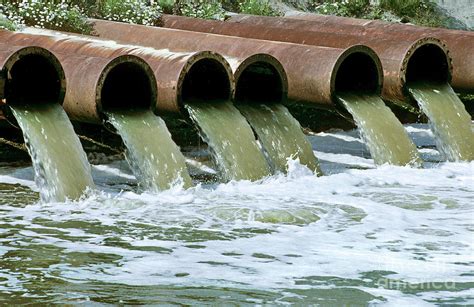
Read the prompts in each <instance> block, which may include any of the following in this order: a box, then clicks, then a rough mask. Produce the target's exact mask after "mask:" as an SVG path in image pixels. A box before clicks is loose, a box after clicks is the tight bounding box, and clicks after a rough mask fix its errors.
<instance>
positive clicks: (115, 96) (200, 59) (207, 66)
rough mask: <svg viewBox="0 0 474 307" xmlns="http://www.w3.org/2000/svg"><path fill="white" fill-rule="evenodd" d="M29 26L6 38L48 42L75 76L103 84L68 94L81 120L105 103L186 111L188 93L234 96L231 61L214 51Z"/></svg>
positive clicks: (97, 115) (0, 36) (96, 116)
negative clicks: (135, 43)
mask: <svg viewBox="0 0 474 307" xmlns="http://www.w3.org/2000/svg"><path fill="white" fill-rule="evenodd" d="M27 31H29V33H13V32H7V31H1V32H0V40H2V41H8V42H12V43H16V44H18V43H22V44H35V45H41V46H44V47H46V48H48V49H50V50H51V51H52V52H53V53H57V54H58V57H59V58H60V60H61V62H65V63H66V65H65V66H66V67H65V70H66V72H68V71H70V72H71V77H70V78H77V80H74V81H75V84H76V83H77V84H78V86H77V87H78V88H79V87H81V86H87V87H91V86H92V85H96V86H97V88H96V90H95V91H87V92H84V89H81V90H78V91H77V92H74V93H72V92H71V94H70V95H66V100H65V104H64V107H65V109H66V111H67V112H68V114H70V116H71V117H72V118H73V119H76V120H81V121H86V122H92V123H99V122H101V120H102V110H103V108H109V107H127V108H130V107H151V108H152V109H153V110H156V111H158V112H180V111H181V110H182V103H183V101H185V100H187V99H190V100H192V99H200V98H202V99H205V98H208V99H230V97H231V95H232V92H233V85H234V83H233V77H232V72H231V69H230V66H229V64H228V63H227V62H226V61H225V59H223V58H222V56H220V55H219V54H216V53H214V52H209V51H203V52H187V53H179V52H178V53H176V52H170V51H169V50H155V49H152V48H142V47H138V46H126V45H119V44H116V43H115V42H111V41H104V40H100V39H94V38H91V37H86V36H77V35H67V34H63V33H58V32H53V31H46V30H35V29H28V30H27ZM71 55H72V57H71ZM74 57H79V58H82V59H83V61H84V63H83V64H80V61H81V60H78V61H76V60H74ZM85 59H87V60H85ZM145 61H146V62H145ZM68 63H70V64H68ZM147 63H148V64H149V65H148V64H147ZM76 76H77V77H76ZM110 80H112V81H110ZM109 89H110V90H109ZM114 89H115V90H114ZM81 93H82V95H84V96H85V97H81ZM77 101H82V103H77Z"/></svg>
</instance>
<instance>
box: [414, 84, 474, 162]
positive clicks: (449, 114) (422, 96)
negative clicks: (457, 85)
mask: <svg viewBox="0 0 474 307" xmlns="http://www.w3.org/2000/svg"><path fill="white" fill-rule="evenodd" d="M409 90H410V93H411V94H412V95H413V97H414V98H415V100H416V101H417V102H418V105H419V106H420V108H421V110H422V111H423V113H424V114H426V116H427V117H428V119H429V122H430V125H431V129H432V131H433V133H434V134H435V135H436V139H437V147H438V149H439V150H440V151H441V152H442V153H443V154H444V155H445V156H446V158H447V159H448V160H449V161H472V160H474V133H473V132H472V129H471V116H470V115H469V113H467V111H466V108H465V107H464V104H463V103H462V101H461V100H460V99H459V97H458V96H457V95H456V93H455V92H454V91H453V89H452V88H451V86H450V85H449V84H447V83H445V84H434V83H416V84H411V85H410V87H409Z"/></svg>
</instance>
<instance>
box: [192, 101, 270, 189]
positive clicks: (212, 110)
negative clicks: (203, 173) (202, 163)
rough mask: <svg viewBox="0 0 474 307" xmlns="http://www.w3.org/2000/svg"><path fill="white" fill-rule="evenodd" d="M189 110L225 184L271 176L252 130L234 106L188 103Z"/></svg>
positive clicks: (214, 103) (221, 103) (215, 103)
mask: <svg viewBox="0 0 474 307" xmlns="http://www.w3.org/2000/svg"><path fill="white" fill-rule="evenodd" d="M186 109H187V110H188V112H189V115H190V116H191V119H192V120H193V121H194V122H195V123H196V124H197V125H198V126H199V128H200V130H201V134H202V138H203V139H204V140H205V141H206V142H207V144H208V145H209V147H210V149H211V152H212V155H213V157H214V159H215V161H216V164H217V167H219V168H220V170H221V173H222V177H223V179H224V180H258V179H261V178H263V177H265V176H268V175H270V168H269V166H268V163H267V161H266V159H265V156H264V155H263V153H262V151H261V150H260V148H259V146H258V143H257V141H256V140H255V136H254V134H253V131H252V128H251V127H250V125H249V124H248V122H247V121H246V120H245V118H244V117H243V116H242V114H241V113H240V112H239V110H237V108H236V107H234V105H233V104H232V103H231V102H229V101H227V102H195V103H188V104H186Z"/></svg>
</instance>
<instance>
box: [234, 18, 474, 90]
mask: <svg viewBox="0 0 474 307" xmlns="http://www.w3.org/2000/svg"><path fill="white" fill-rule="evenodd" d="M290 18H292V19H290ZM228 22H229V23H238V24H240V25H242V24H245V25H253V26H259V27H269V28H273V29H279V30H282V31H283V32H285V33H288V32H289V31H299V32H301V33H308V32H310V33H312V34H307V36H312V35H315V36H320V35H322V34H321V33H326V34H328V33H329V34H332V33H336V34H340V35H346V36H353V37H354V38H356V40H355V41H356V42H357V43H362V44H367V45H369V46H371V43H372V42H374V41H377V40H387V39H388V40H396V41H403V40H408V41H415V40H417V39H422V38H426V37H436V38H438V39H441V40H442V41H443V42H444V43H445V44H446V45H447V47H448V49H449V50H450V56H451V57H452V60H453V79H452V86H453V87H454V88H455V89H456V90H457V91H461V92H474V52H472V50H474V32H473V31H459V30H448V29H440V28H429V27H420V26H415V25H408V24H399V23H390V22H385V21H380V20H365V19H355V18H347V17H338V16H325V15H317V14H309V13H303V14H297V15H292V16H288V18H274V17H263V16H251V15H236V16H232V17H230V18H229V20H228ZM283 29H284V30H283ZM314 32H315V33H314ZM239 36H240V35H239ZM370 41H372V42H370ZM369 42H370V43H369ZM319 44H321V45H326V44H327V41H326V40H323V42H322V43H319ZM339 44H342V45H343V44H344V41H340V42H339ZM331 46H332V45H331ZM374 49H375V48H374Z"/></svg>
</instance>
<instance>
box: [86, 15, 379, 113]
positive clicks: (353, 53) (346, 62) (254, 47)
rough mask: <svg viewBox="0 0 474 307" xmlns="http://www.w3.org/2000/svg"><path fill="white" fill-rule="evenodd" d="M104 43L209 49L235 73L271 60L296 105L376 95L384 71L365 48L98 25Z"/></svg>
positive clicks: (97, 22)
mask: <svg viewBox="0 0 474 307" xmlns="http://www.w3.org/2000/svg"><path fill="white" fill-rule="evenodd" d="M94 26H95V32H96V33H97V34H98V35H99V36H100V37H102V38H107V39H113V40H116V41H118V42H121V43H130V44H139V45H143V46H150V47H154V48H169V49H172V50H177V51H190V50H206V49H211V50H213V51H215V52H219V53H222V54H224V55H225V56H226V58H227V59H228V60H229V62H231V63H234V62H235V63H237V65H234V64H232V66H233V67H234V71H235V67H236V66H238V64H240V63H241V62H243V61H244V59H246V58H248V57H249V56H252V55H255V54H259V53H260V54H269V55H271V56H273V57H274V58H275V59H276V60H278V62H280V63H281V65H282V66H283V68H284V70H285V71H286V74H287V77H288V98H289V99H290V100H292V101H296V102H301V103H308V104H313V105H314V104H317V105H321V106H326V107H333V106H334V104H333V101H334V93H335V92H336V91H338V90H349V89H351V88H350V87H351V86H352V87H359V88H356V89H357V90H361V91H368V92H374V93H377V92H379V91H380V88H381V84H382V77H381V76H382V70H381V65H380V61H379V59H378V57H377V55H376V54H375V53H374V52H373V51H372V50H371V49H370V48H367V47H365V46H353V47H350V48H347V49H346V50H343V49H334V48H325V47H313V46H303V45H296V44H288V43H279V42H268V41H261V40H252V39H239V38H235V37H228V36H222V35H212V34H203V33H196V32H189V31H178V30H173V29H163V28H156V27H147V26H140V25H130V24H125V23H118V22H111V21H103V20H94Z"/></svg>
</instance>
